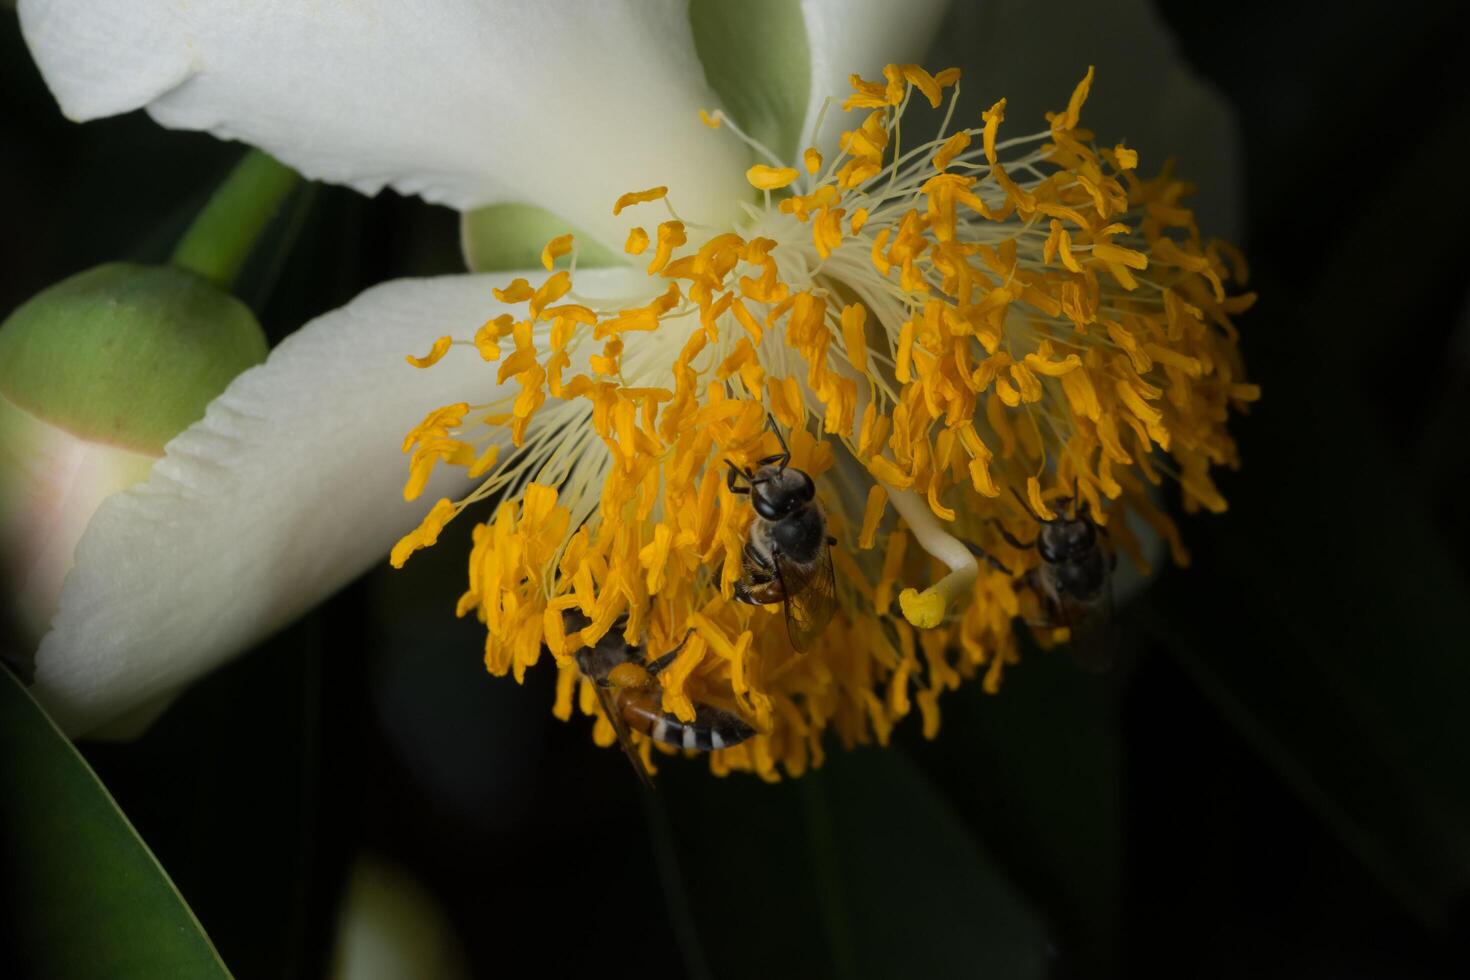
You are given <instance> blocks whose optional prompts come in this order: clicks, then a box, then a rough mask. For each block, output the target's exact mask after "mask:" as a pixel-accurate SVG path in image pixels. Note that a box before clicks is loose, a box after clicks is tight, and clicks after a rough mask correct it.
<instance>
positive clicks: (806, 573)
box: [725, 415, 837, 653]
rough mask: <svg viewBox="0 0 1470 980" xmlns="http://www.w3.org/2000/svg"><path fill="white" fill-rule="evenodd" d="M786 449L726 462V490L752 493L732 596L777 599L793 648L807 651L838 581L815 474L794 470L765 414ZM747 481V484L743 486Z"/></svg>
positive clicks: (756, 601) (833, 603)
mask: <svg viewBox="0 0 1470 980" xmlns="http://www.w3.org/2000/svg"><path fill="white" fill-rule="evenodd" d="M766 420H767V422H768V423H769V424H770V426H771V430H772V431H773V432H775V433H776V439H777V441H778V442H780V444H781V451H780V452H779V453H776V454H775V455H773V456H767V457H766V458H764V459H762V460H760V461H759V462H757V464H756V467H757V468H756V469H755V470H753V471H752V470H749V469H743V468H741V467H739V466H737V465H735V464H734V463H732V462H730V461H729V460H725V463H726V465H727V466H729V467H730V469H729V472H728V474H727V477H726V481H725V482H726V486H728V487H729V488H730V491H731V492H732V493H742V494H749V495H750V503H751V506H752V507H754V508H755V519H754V520H752V521H751V523H750V531H749V536H748V538H747V540H746V542H745V549H744V554H743V556H742V561H741V573H740V580H739V581H738V582H736V583H735V598H736V599H738V600H740V601H741V602H746V603H749V604H751V605H753V606H763V605H766V604H768V603H772V602H779V603H781V604H782V608H783V610H784V612H785V614H786V632H787V635H788V636H790V637H791V645H792V646H793V647H795V648H796V650H797V651H798V652H802V653H805V652H806V650H807V649H808V648H809V647H810V646H811V643H812V641H813V640H814V639H816V637H817V636H818V635H820V634H821V632H822V630H824V629H826V628H827V624H828V623H829V622H831V620H832V614H833V612H834V611H835V610H836V608H837V599H836V578H835V576H834V575H833V573H832V545H834V544H836V543H837V539H836V538H832V537H828V535H827V517H826V515H825V514H824V513H823V512H822V505H821V504H819V503H817V499H816V496H817V487H816V484H815V483H813V482H812V478H811V476H810V475H808V474H807V473H805V472H804V471H802V470H799V469H797V468H796V467H794V466H792V465H791V451H790V449H788V448H787V446H786V440H785V439H783V438H782V437H781V431H780V430H779V429H777V428H776V422H775V420H774V419H772V418H771V417H770V416H769V415H768V416H766ZM742 479H743V480H744V481H745V482H744V485H741V484H740V483H739V482H738V481H740V480H742Z"/></svg>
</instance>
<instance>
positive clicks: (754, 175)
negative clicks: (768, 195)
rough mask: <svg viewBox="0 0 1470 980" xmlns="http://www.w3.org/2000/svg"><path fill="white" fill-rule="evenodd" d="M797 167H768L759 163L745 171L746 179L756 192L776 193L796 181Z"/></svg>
mask: <svg viewBox="0 0 1470 980" xmlns="http://www.w3.org/2000/svg"><path fill="white" fill-rule="evenodd" d="M796 177H797V174H796V168H795V167H768V166H766V165H765V164H763V163H758V164H756V165H755V166H753V167H751V168H750V169H749V170H747V171H745V179H746V180H748V181H750V186H752V187H754V188H755V189H756V190H761V191H774V190H779V189H781V188H782V187H786V186H788V185H789V184H791V183H793V182H794V181H795V180H796Z"/></svg>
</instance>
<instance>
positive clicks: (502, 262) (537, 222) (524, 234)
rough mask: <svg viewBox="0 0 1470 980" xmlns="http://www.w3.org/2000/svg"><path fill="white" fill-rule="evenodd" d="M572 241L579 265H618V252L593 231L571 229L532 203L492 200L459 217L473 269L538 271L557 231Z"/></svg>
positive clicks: (467, 260)
mask: <svg viewBox="0 0 1470 980" xmlns="http://www.w3.org/2000/svg"><path fill="white" fill-rule="evenodd" d="M568 232H570V233H571V234H572V235H573V237H575V239H576V246H577V268H579V269H597V268H602V267H605V266H610V265H621V264H623V260H622V258H621V256H619V255H617V254H616V253H614V252H613V251H612V250H611V249H609V248H608V247H607V246H605V245H603V244H602V243H600V242H598V241H597V240H596V239H594V238H593V237H592V236H591V235H588V234H585V233H583V232H580V231H578V230H577V229H576V228H573V227H572V226H571V225H570V224H568V223H567V222H565V221H563V220H562V219H561V218H558V217H557V216H556V215H554V214H552V213H551V212H550V211H547V210H545V209H544V208H538V207H535V206H533V205H530V204H491V205H489V206H488V207H483V208H477V209H475V210H474V211H466V212H465V213H464V214H463V215H461V216H460V220H459V234H460V242H461V244H462V245H463V247H464V261H465V265H466V266H468V267H469V270H470V271H471V272H507V271H510V270H516V271H523V270H527V269H537V268H540V266H541V249H542V248H544V247H545V246H546V243H547V242H549V241H551V240H552V239H553V238H555V237H557V236H558V235H565V234H567V233H568Z"/></svg>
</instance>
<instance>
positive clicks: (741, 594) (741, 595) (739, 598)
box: [735, 582, 765, 606]
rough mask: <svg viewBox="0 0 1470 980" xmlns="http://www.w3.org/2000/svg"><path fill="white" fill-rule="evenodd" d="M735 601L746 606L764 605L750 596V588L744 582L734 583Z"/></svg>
mask: <svg viewBox="0 0 1470 980" xmlns="http://www.w3.org/2000/svg"><path fill="white" fill-rule="evenodd" d="M735 601H736V602H743V603H745V604H746V605H747V606H763V605H765V603H763V602H761V601H760V600H759V599H757V598H756V597H755V596H753V595H751V594H750V588H749V587H748V586H747V585H746V584H745V583H744V582H736V583H735Z"/></svg>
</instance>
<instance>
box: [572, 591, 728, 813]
mask: <svg viewBox="0 0 1470 980" xmlns="http://www.w3.org/2000/svg"><path fill="white" fill-rule="evenodd" d="M563 616H564V618H565V621H566V624H567V629H568V631H569V632H570V631H575V630H580V629H583V628H585V627H586V626H587V625H588V624H589V623H590V622H591V621H590V620H588V619H587V618H586V617H585V616H583V615H582V613H580V612H579V611H577V610H569V611H568V612H566V613H564V614H563ZM622 625H623V624H622V623H619V624H617V625H614V627H613V628H612V629H610V630H608V632H607V633H606V634H605V635H603V637H602V638H601V639H600V640H598V641H597V642H596V643H595V644H593V645H591V646H584V647H582V648H581V649H579V650H577V652H576V653H575V654H573V656H574V658H575V659H576V661H577V669H578V670H580V671H581V672H582V676H583V677H585V678H587V679H588V680H589V681H591V682H592V686H593V689H594V690H595V691H596V692H597V701H598V703H599V704H600V705H601V706H602V713H603V714H604V715H605V716H607V720H608V722H609V723H611V725H612V727H613V731H614V732H615V733H616V734H617V737H618V745H619V746H621V747H622V750H623V754H624V755H626V756H627V757H628V761H629V762H631V763H632V764H633V771H634V772H636V773H637V774H638V778H639V779H640V780H642V782H643V784H644V785H645V786H648V787H649V788H650V789H651V788H653V778H652V777H651V776H650V775H649V772H648V769H647V767H646V766H644V764H643V759H642V757H641V756H640V755H639V754H638V749H637V748H636V747H635V746H634V745H633V737H632V734H631V733H632V732H635V731H636V732H641V733H642V734H644V735H646V736H648V737H649V738H651V739H653V740H654V741H655V742H663V743H664V744H665V745H672V746H674V747H675V748H681V749H691V750H694V751H698V752H709V751H711V750H713V749H724V748H729V747H730V746H732V745H739V744H740V743H741V742H744V741H745V740H746V739H748V738H750V737H751V736H752V735H754V734H755V729H754V728H751V727H750V726H749V725H747V724H746V723H745V722H744V721H742V720H741V719H740V717H739V716H738V715H734V714H731V713H730V712H728V711H723V710H721V709H719V708H715V707H711V706H710V705H706V704H696V705H695V706H694V720H693V721H687V722H686V721H681V720H680V719H679V717H678V716H677V715H675V714H672V713H670V712H667V711H664V710H663V708H662V706H661V704H660V701H661V699H662V697H663V689H662V687H660V686H659V683H658V675H659V673H660V672H661V671H663V670H664V668H666V667H668V665H669V664H671V663H673V662H674V658H675V657H677V656H678V655H679V651H680V650H682V649H683V648H684V643H687V642H688V640H689V637H688V636H687V635H686V636H685V637H684V640H683V641H681V642H680V643H679V645H678V646H676V647H675V648H674V649H672V650H670V651H669V652H668V653H666V654H664V655H663V656H661V657H659V658H658V659H657V660H654V661H653V662H651V663H645V662H644V659H643V658H644V650H643V647H642V646H641V645H635V644H632V643H628V642H627V641H625V640H624V639H623V631H622Z"/></svg>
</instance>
